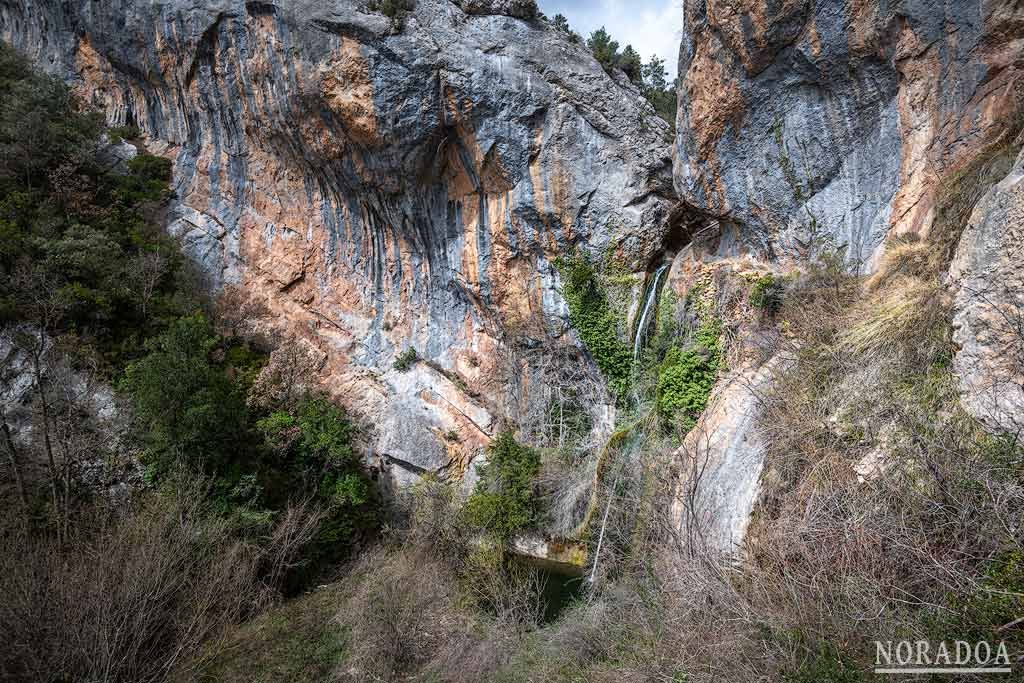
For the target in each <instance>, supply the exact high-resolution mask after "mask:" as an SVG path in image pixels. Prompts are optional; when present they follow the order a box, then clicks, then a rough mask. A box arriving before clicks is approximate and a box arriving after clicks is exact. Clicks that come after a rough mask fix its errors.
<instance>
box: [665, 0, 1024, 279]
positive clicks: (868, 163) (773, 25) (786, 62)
mask: <svg viewBox="0 0 1024 683" xmlns="http://www.w3.org/2000/svg"><path fill="white" fill-rule="evenodd" d="M684 14H685V18H684V30H683V40H682V45H681V49H680V62H679V77H680V83H681V88H680V91H679V105H680V106H679V118H678V131H677V137H676V158H675V183H676V189H677V190H678V192H679V195H680V196H681V197H682V198H683V199H684V200H685V201H686V202H688V203H690V204H691V205H693V206H694V207H696V208H698V209H699V210H701V211H704V212H706V213H708V214H709V215H712V216H715V217H721V218H724V219H726V220H727V221H728V222H732V223H735V224H737V225H738V226H739V232H740V233H742V234H743V235H744V236H745V239H746V241H747V248H748V249H749V250H750V251H753V252H755V253H756V254H758V255H760V256H763V257H776V258H780V259H786V258H789V257H800V256H802V255H806V253H807V252H808V251H809V250H815V249H820V248H828V249H837V248H842V249H843V250H844V253H845V255H846V257H847V259H848V260H849V261H851V262H856V263H860V264H863V266H864V267H865V268H868V269H869V268H870V267H871V266H872V264H873V261H874V259H875V258H876V257H877V255H878V253H879V246H880V244H881V243H882V241H883V239H884V238H885V236H886V234H887V233H890V232H892V233H906V232H914V233H918V234H922V235H924V234H927V233H928V231H929V230H930V229H931V225H932V218H933V214H932V208H933V204H934V199H935V197H934V191H935V186H936V185H937V182H938V180H939V179H940V178H942V177H944V176H945V175H947V174H948V173H950V172H953V171H955V170H956V169H957V168H959V167H961V166H962V165H963V164H965V163H968V162H969V161H970V159H971V157H972V156H973V155H974V154H976V153H977V151H978V150H980V149H981V148H982V147H984V145H985V144H987V143H988V142H989V141H991V140H993V139H994V138H996V137H998V135H1000V134H1001V133H1002V132H1004V131H1005V130H1006V128H1007V127H1008V126H1009V125H1011V123H1012V120H1013V118H1014V116H1015V115H1016V112H1019V111H1020V110H1021V92H1022V86H1021V83H1022V74H1024V57H1022V55H1024V7H1022V6H1021V4H1020V3H1019V2H1012V1H1008V0H983V1H982V2H975V1H973V0H971V1H967V0H962V1H961V0H954V1H953V2H945V3H932V2H918V1H898V0H882V1H881V2H870V1H868V0H819V1H817V2H810V0H792V1H787V2H773V1H765V0H751V1H749V2H744V1H741V0H687V2H686V3H685V9H684Z"/></svg>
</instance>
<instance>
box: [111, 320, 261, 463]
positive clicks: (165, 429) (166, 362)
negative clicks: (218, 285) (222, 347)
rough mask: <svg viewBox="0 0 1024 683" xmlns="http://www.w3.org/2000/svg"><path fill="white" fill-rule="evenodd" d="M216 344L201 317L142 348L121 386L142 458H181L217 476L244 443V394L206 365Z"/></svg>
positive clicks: (213, 365)
mask: <svg viewBox="0 0 1024 683" xmlns="http://www.w3.org/2000/svg"><path fill="white" fill-rule="evenodd" d="M218 344H219V339H218V337H217V336H216V334H215V333H214V331H213V327H212V326H211V325H210V323H209V321H208V320H207V319H206V318H205V317H204V316H203V315H202V314H195V315H191V316H187V317H184V318H181V319H179V320H178V321H176V322H175V323H174V324H172V325H171V327H170V328H169V329H168V330H167V331H166V332H164V333H163V334H161V335H159V336H157V337H155V338H153V339H151V340H150V341H148V342H147V343H146V347H147V349H148V351H149V353H147V354H146V356H144V357H143V358H141V359H139V360H138V361H135V362H134V363H132V364H130V365H129V366H128V368H127V369H126V370H125V375H124V378H123V380H122V382H121V387H122V389H123V390H124V391H125V392H126V393H127V394H128V396H129V397H130V398H131V400H132V408H133V413H134V416H135V418H136V420H137V421H138V427H137V429H138V436H139V438H140V440H141V441H142V443H143V445H144V446H145V447H146V457H147V459H149V461H150V462H153V463H156V464H158V465H159V466H170V465H171V464H172V463H173V462H174V461H176V460H179V459H182V458H183V459H185V460H187V461H188V463H189V464H190V465H192V466H193V467H195V468H196V469H202V470H205V471H207V472H211V473H217V472H222V471H223V469H224V468H225V467H226V466H227V464H228V462H229V461H231V460H232V459H234V456H235V454H236V453H237V452H238V450H239V445H240V442H243V443H244V441H245V438H244V435H245V432H246V429H247V424H246V421H247V416H246V408H245V399H244V393H243V392H242V391H240V388H239V387H238V386H236V385H235V384H234V383H233V382H232V381H231V380H230V379H229V378H228V376H227V374H226V373H225V372H224V369H223V368H222V367H220V366H219V365H217V364H216V363H214V362H213V361H212V360H211V356H212V352H213V350H214V349H215V348H216V347H217V346H218Z"/></svg>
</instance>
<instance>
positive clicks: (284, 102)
mask: <svg viewBox="0 0 1024 683" xmlns="http://www.w3.org/2000/svg"><path fill="white" fill-rule="evenodd" d="M463 7H464V8H465V9H463ZM532 7H533V5H532V3H529V2H527V3H524V2H518V3H517V2H512V3H508V2H505V3H501V2H499V3H492V2H467V3H453V2H450V1H449V0H419V2H417V3H416V9H415V10H413V11H412V12H411V13H409V14H408V15H407V16H404V17H402V19H401V21H395V20H394V19H389V18H388V17H385V16H383V15H382V14H379V13H374V12H373V11H371V10H370V9H369V6H368V4H367V3H365V2H357V1H355V0H331V1H329V2H309V1H308V0H265V1H260V2H253V1H250V2H245V1H243V0H212V1H210V2H202V3H195V2H185V1H177V0H175V1H172V2H148V1H145V0H112V1H111V2H102V3H97V2H94V1H93V0H75V1H74V2H70V3H67V2H56V0H44V1H37V0H15V1H13V2H4V3H2V4H0V37H2V38H3V39H4V40H7V41H10V42H11V43H13V44H14V45H15V46H16V47H17V48H19V49H21V50H22V51H24V52H25V53H27V54H28V55H29V56H30V57H32V58H33V59H34V60H36V61H37V62H38V63H40V64H42V65H43V66H44V67H46V68H48V69H49V70H51V71H52V72H54V73H56V74H59V75H61V76H62V77H66V78H68V79H69V80H70V81H71V82H72V83H73V85H74V87H75V88H76V90H77V91H78V92H79V93H80V94H81V95H82V97H84V98H85V100H86V101H87V102H89V103H92V104H93V105H96V106H97V107H99V108H100V109H101V110H102V111H103V112H104V113H105V114H106V117H107V120H108V122H109V123H110V124H112V125H134V126H137V127H138V128H139V129H140V130H141V131H142V133H143V136H144V139H145V141H146V145H147V146H148V147H149V148H150V150H151V151H154V152H156V153H159V154H163V155H166V156H168V157H169V158H171V159H173V160H174V189H175V191H176V194H177V200H176V202H175V204H174V206H173V207H172V212H171V215H172V221H171V224H170V226H169V229H170V231H171V232H172V233H173V234H175V235H178V236H180V237H181V239H182V243H183V247H184V248H185V249H186V251H187V252H188V253H189V254H190V255H191V256H193V257H194V259H195V260H196V261H197V262H198V263H199V264H201V267H202V270H203V272H204V273H205V275H206V277H207V278H208V281H209V284H210V286H211V287H212V288H213V289H214V290H217V289H220V288H223V287H225V286H238V287H239V288H240V290H241V291H242V293H243V295H244V297H245V298H248V299H250V300H258V301H259V302H261V303H262V304H263V305H265V306H266V307H267V309H269V311H270V313H271V316H269V320H271V321H272V322H271V325H273V326H276V327H277V328H278V330H279V331H283V332H286V333H288V334H292V335H297V336H299V337H302V338H305V339H306V340H307V341H309V342H311V343H312V344H314V345H315V346H316V347H317V348H318V349H319V351H320V352H321V353H322V354H323V355H324V358H325V360H324V362H323V363H322V370H321V380H322V383H323V386H324V387H326V388H327V389H328V390H329V391H330V392H331V393H332V394H334V395H335V396H336V397H338V398H339V399H341V400H342V401H344V402H345V403H346V404H348V405H350V406H352V407H353V408H355V409H356V410H357V411H358V412H359V413H360V414H362V415H363V416H364V418H366V419H367V421H368V422H369V423H371V424H372V425H373V426H374V427H375V437H374V439H373V443H372V444H371V449H372V452H373V454H374V456H375V457H380V458H383V459H384V461H386V462H390V463H393V464H397V465H400V469H402V470H404V471H406V472H414V473H418V472H423V471H439V472H444V471H448V472H452V473H453V474H455V475H458V474H461V472H462V471H463V470H464V468H465V467H466V466H467V464H468V461H469V460H470V459H471V458H472V457H473V456H474V454H475V453H476V452H478V450H479V448H480V447H481V446H482V445H483V444H485V443H486V442H487V440H488V438H489V436H490V435H491V434H492V433H493V432H494V430H495V429H496V428H497V426H498V422H499V421H500V420H502V419H503V418H504V417H506V416H508V415H510V414H512V413H514V410H515V406H514V405H512V404H511V403H510V402H509V401H508V400H507V399H508V396H507V394H508V392H509V387H511V386H522V383H523V382H525V383H526V384H529V381H530V377H531V376H530V371H529V363H525V362H523V363H521V362H519V360H518V358H519V355H518V354H519V352H520V351H521V350H522V349H529V348H534V347H537V346H540V345H541V343H542V342H543V343H554V344H566V343H569V342H571V338H570V337H566V332H567V325H566V323H565V321H564V318H565V307H564V303H563V302H562V300H561V297H560V295H559V294H558V292H557V288H556V283H557V279H558V275H557V272H556V271H555V269H554V267H553V266H552V261H553V258H554V257H555V256H556V255H557V254H559V253H565V252H567V251H570V250H571V249H572V248H574V245H580V246H583V247H586V248H588V249H591V250H594V251H600V252H604V251H606V250H609V249H610V250H613V251H614V252H615V253H616V254H617V255H618V256H619V257H620V258H621V259H622V260H624V261H625V262H627V263H628V264H630V266H631V267H632V268H633V269H634V270H636V271H643V270H644V269H645V268H646V267H647V265H648V262H649V261H650V260H651V259H652V257H653V256H654V255H655V254H656V252H657V250H658V249H659V248H660V246H661V243H662V240H663V238H664V236H665V234H666V232H667V231H668V230H669V228H670V213H671V209H672V208H673V207H674V205H675V200H674V193H673V188H672V176H671V156H670V150H671V144H670V140H671V134H670V131H669V127H668V126H667V124H665V123H664V122H662V121H660V120H659V119H658V118H657V117H656V116H654V115H653V110H651V109H650V108H649V105H648V104H647V103H646V101H645V100H644V99H643V98H642V97H641V96H640V95H639V93H638V92H637V91H636V90H635V88H633V87H632V86H631V85H629V84H628V82H626V81H625V79H624V78H620V79H619V80H615V79H613V78H612V77H610V76H609V75H607V74H606V73H605V72H604V71H603V70H602V69H601V67H600V66H599V65H598V64H597V62H596V61H595V60H594V59H593V58H592V57H591V56H590V54H589V52H588V51H587V50H586V49H585V48H584V47H582V46H580V45H574V44H572V43H570V42H569V41H568V40H567V39H566V36H565V34H563V33H561V32H559V31H556V30H555V29H553V28H551V27H550V26H549V25H548V24H547V23H546V22H545V21H543V20H541V19H537V18H535V17H534V14H535V8H534V10H531V11H526V10H529V9H531V8H532ZM502 12H504V14H503V13H502ZM409 348H414V349H416V351H417V352H418V353H419V356H420V357H421V358H423V359H424V360H425V361H426V362H421V363H417V364H415V365H414V366H413V367H412V368H411V369H410V370H408V371H407V372H404V373H403V372H399V371H397V370H395V369H393V367H392V364H393V362H394V360H395V358H396V356H398V355H399V354H401V353H402V352H405V351H406V350H407V349H409ZM500 358H505V359H511V361H509V362H507V363H504V364H503V363H500V362H499V360H498V359H500ZM584 362H585V361H584ZM524 368H525V369H524ZM453 432H454V433H455V434H456V435H457V438H444V435H451V434H452V433H453Z"/></svg>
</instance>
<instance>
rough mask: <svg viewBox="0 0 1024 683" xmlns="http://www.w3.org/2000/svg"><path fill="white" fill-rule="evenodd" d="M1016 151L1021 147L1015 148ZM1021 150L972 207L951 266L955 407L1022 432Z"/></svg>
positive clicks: (1023, 278) (1023, 199) (1023, 246)
mask: <svg viewBox="0 0 1024 683" xmlns="http://www.w3.org/2000/svg"><path fill="white" fill-rule="evenodd" d="M1019 147H1020V142H1018V144H1017V145H1015V146H1014V149H1017V148H1019ZM1022 263H1024V150H1021V152H1020V153H1019V155H1018V156H1017V158H1016V161H1015V163H1014V164H1013V168H1012V169H1011V170H1010V172H1009V173H1008V174H1007V175H1006V177H1005V178H1003V179H1002V180H1001V181H1000V182H998V183H996V184H995V185H994V186H993V187H992V188H991V189H990V190H989V191H988V192H987V193H986V194H985V195H984V196H983V197H982V198H981V199H980V200H979V201H978V203H977V204H976V205H975V207H974V210H973V212H972V213H971V216H970V220H969V221H968V224H967V228H966V229H965V231H964V234H963V236H962V237H961V239H960V244H959V247H958V249H957V253H956V257H955V259H954V261H953V265H952V267H951V268H950V272H949V275H950V282H951V284H952V286H953V289H954V291H955V293H956V294H955V298H954V303H953V305H954V311H955V317H954V319H953V329H954V333H953V341H954V342H955V343H956V345H957V353H956V357H955V362H954V367H955V369H956V371H957V376H958V377H959V379H960V384H961V388H962V390H963V391H962V399H961V400H962V403H963V405H964V407H965V408H966V409H967V410H968V411H969V412H970V413H971V414H972V415H974V416H975V417H976V418H978V419H980V420H983V421H984V422H985V423H986V424H988V425H989V426H991V427H993V428H996V429H999V430H1002V431H1006V432H1008V433H1010V434H1018V433H1020V431H1021V429H1022V428H1024V270H1022V266H1021V264H1022Z"/></svg>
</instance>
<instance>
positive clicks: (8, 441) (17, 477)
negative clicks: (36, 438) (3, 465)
mask: <svg viewBox="0 0 1024 683" xmlns="http://www.w3.org/2000/svg"><path fill="white" fill-rule="evenodd" d="M0 430H2V431H3V433H4V445H5V446H6V447H7V458H8V460H10V462H11V470H12V471H13V472H14V484H15V486H17V488H18V499H19V500H20V501H21V507H22V510H24V511H25V512H26V513H27V512H28V496H26V495H25V481H24V480H23V479H22V478H21V468H20V467H19V466H18V456H17V453H18V452H17V450H16V449H15V447H14V439H13V438H12V437H11V428H10V426H8V424H7V420H6V419H4V420H3V424H2V425H0Z"/></svg>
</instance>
